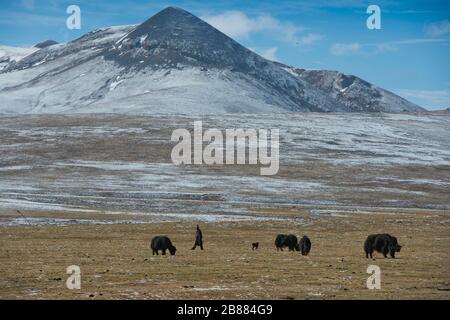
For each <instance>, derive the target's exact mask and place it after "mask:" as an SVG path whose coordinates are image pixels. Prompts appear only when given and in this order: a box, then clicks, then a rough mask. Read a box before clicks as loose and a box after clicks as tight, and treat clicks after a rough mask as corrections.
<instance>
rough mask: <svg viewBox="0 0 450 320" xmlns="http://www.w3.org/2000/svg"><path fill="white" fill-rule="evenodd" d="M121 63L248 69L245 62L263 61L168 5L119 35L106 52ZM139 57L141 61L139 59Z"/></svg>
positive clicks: (203, 22)
mask: <svg viewBox="0 0 450 320" xmlns="http://www.w3.org/2000/svg"><path fill="white" fill-rule="evenodd" d="M105 58H106V59H109V60H114V61H116V62H118V63H119V64H121V65H123V66H125V67H137V68H141V67H149V66H150V67H152V66H155V67H158V68H160V67H167V68H173V67H178V66H180V65H183V66H199V67H204V68H220V69H224V68H227V69H234V70H236V69H239V70H243V69H245V68H247V69H248V65H249V63H250V64H252V66H253V67H254V65H255V64H256V63H263V64H267V62H266V61H265V60H264V59H262V58H261V57H259V56H258V55H257V54H255V53H253V52H251V51H250V50H248V49H247V48H245V47H243V46H242V45H240V44H239V43H237V42H236V41H234V40H233V39H231V38H229V37H228V36H226V35H225V34H223V33H222V32H220V31H219V30H217V29H215V28H214V27H212V26H211V25H209V24H208V23H206V22H205V21H203V20H202V19H200V18H198V17H196V16H194V15H193V14H191V13H189V12H187V11H185V10H183V9H180V8H177V7H168V8H166V9H164V10H162V11H160V12H159V13H157V14H156V15H154V16H152V17H151V18H150V19H148V20H147V21H145V22H144V23H142V24H140V25H139V26H137V27H136V28H135V29H134V30H133V31H132V32H130V33H129V34H128V35H126V36H125V37H123V38H122V39H121V40H120V41H118V43H117V44H116V45H115V46H114V48H113V49H112V50H110V51H109V52H108V53H107V54H106V55H105ZM141 61H142V62H141Z"/></svg>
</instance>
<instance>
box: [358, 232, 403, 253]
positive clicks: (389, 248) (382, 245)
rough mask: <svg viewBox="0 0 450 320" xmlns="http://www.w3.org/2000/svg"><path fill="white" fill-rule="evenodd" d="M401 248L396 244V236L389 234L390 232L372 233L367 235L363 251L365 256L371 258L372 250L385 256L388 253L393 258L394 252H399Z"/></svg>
mask: <svg viewBox="0 0 450 320" xmlns="http://www.w3.org/2000/svg"><path fill="white" fill-rule="evenodd" d="M401 248H402V246H401V245H399V244H398V241H397V238H396V237H393V236H391V235H390V234H372V235H370V236H368V237H367V239H366V241H365V242H364V251H365V252H366V258H369V256H370V258H373V257H372V254H373V252H374V251H378V252H380V253H382V254H383V256H384V257H385V258H387V254H388V253H389V254H390V256H391V257H392V258H394V259H395V253H396V252H400V249H401Z"/></svg>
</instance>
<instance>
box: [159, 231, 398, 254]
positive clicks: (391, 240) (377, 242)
mask: <svg viewBox="0 0 450 320" xmlns="http://www.w3.org/2000/svg"><path fill="white" fill-rule="evenodd" d="M197 246H199V247H200V249H201V250H203V234H202V231H201V230H200V228H199V226H197V231H196V233H195V243H194V246H193V247H192V250H195V248H196V247H197ZM258 247H259V242H255V243H252V250H257V249H258ZM275 247H276V248H277V251H278V250H281V251H283V248H289V251H301V253H302V255H304V256H306V255H308V254H309V252H310V251H311V240H310V239H309V238H308V237H307V236H303V237H302V238H301V239H300V241H298V239H297V237H296V236H295V235H293V234H289V235H286V234H279V235H278V236H277V237H276V239H275ZM401 248H402V246H401V245H400V244H399V243H398V241H397V238H396V237H393V236H391V235H389V234H372V235H370V236H368V237H367V239H366V241H365V242H364V251H365V253H366V258H369V257H370V258H373V252H374V251H377V252H380V253H382V254H383V256H384V257H385V258H387V255H388V253H389V255H390V256H391V257H392V258H395V253H396V252H400V249H401ZM151 249H152V253H153V255H155V254H156V255H158V251H160V250H161V251H162V254H163V255H165V254H166V251H167V250H169V252H170V254H171V255H175V252H176V251H177V248H176V247H175V246H174V245H173V244H172V241H170V239H169V238H168V237H166V236H157V237H154V238H153V239H152V241H151Z"/></svg>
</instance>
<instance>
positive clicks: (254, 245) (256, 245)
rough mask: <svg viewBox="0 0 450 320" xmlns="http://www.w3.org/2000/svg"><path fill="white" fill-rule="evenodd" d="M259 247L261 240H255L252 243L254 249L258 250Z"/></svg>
mask: <svg viewBox="0 0 450 320" xmlns="http://www.w3.org/2000/svg"><path fill="white" fill-rule="evenodd" d="M258 248H259V242H253V243H252V250H258Z"/></svg>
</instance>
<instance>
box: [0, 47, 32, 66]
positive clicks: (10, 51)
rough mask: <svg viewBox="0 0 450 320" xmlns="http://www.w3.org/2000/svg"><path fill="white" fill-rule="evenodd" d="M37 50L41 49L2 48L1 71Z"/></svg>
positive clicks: (0, 49)
mask: <svg viewBox="0 0 450 320" xmlns="http://www.w3.org/2000/svg"><path fill="white" fill-rule="evenodd" d="M37 50H39V48H35V47H33V48H20V47H8V46H0V71H1V70H3V69H4V68H6V67H7V66H8V65H9V64H10V63H12V62H16V61H20V60H21V59H23V58H25V57H26V56H28V55H30V54H32V53H33V52H36V51H37Z"/></svg>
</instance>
